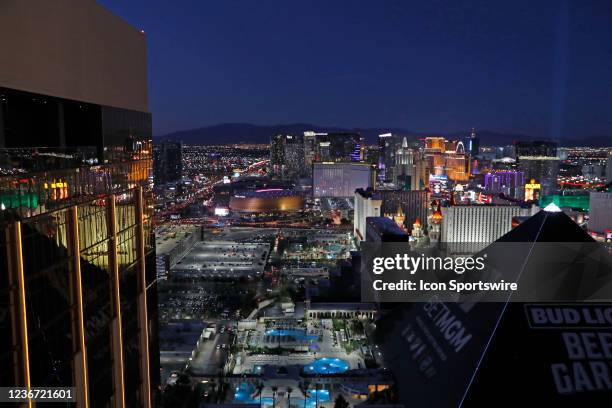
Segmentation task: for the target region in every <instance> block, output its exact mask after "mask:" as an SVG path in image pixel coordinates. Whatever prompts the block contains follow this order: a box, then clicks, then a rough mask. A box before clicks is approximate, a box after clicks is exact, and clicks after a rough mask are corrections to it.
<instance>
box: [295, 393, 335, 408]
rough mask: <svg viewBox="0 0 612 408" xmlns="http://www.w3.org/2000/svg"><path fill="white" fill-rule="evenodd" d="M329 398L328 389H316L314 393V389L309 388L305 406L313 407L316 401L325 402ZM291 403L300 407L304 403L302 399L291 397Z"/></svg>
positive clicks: (307, 407)
mask: <svg viewBox="0 0 612 408" xmlns="http://www.w3.org/2000/svg"><path fill="white" fill-rule="evenodd" d="M329 400H330V397H329V391H328V390H318V391H316V393H315V390H310V391H309V392H308V398H306V408H314V407H315V405H316V404H317V401H318V402H319V404H321V403H322V402H327V401H329ZM291 404H292V405H296V406H298V407H302V406H303V405H304V399H303V398H293V397H292V398H291ZM319 408H320V406H319Z"/></svg>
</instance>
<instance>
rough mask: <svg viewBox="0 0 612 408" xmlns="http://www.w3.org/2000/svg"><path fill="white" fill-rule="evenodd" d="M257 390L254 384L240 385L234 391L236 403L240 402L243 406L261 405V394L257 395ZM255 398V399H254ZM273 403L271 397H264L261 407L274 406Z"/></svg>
mask: <svg viewBox="0 0 612 408" xmlns="http://www.w3.org/2000/svg"><path fill="white" fill-rule="evenodd" d="M256 391H257V390H256V389H255V386H254V385H253V384H250V383H246V382H245V383H240V384H239V385H238V386H237V387H236V388H235V390H234V401H236V402H240V403H241V404H258V405H259V394H257V395H255V394H256ZM253 397H255V398H253ZM272 404H273V401H272V398H271V397H264V398H262V399H261V405H272Z"/></svg>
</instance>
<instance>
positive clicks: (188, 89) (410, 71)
mask: <svg viewBox="0 0 612 408" xmlns="http://www.w3.org/2000/svg"><path fill="white" fill-rule="evenodd" d="M98 3H100V4H102V5H103V6H105V7H106V8H108V9H109V10H111V11H112V12H113V13H115V14H118V15H120V16H122V17H123V18H125V19H126V20H127V21H128V22H130V23H131V24H133V25H135V26H136V27H138V28H141V29H143V30H145V32H146V36H147V40H148V47H149V83H150V94H149V98H150V109H151V111H152V113H153V124H154V134H155V135H163V134H165V133H168V132H171V131H175V130H182V129H189V128H194V127H200V126H207V125H213V124H218V123H225V122H246V123H254V124H267V125H268V124H277V123H294V122H300V123H304V122H305V123H312V124H317V125H323V126H324V125H329V126H344V127H402V128H405V129H409V130H415V131H425V132H451V131H457V130H463V129H467V128H470V127H473V126H475V127H477V128H480V129H487V130H495V131H501V132H519V133H524V134H528V135H533V136H538V137H549V138H558V137H564V138H581V137H586V136H591V135H610V137H611V138H612V1H610V0H600V1H597V0H593V1H590V0H576V1H570V0H537V1H534V0H513V1H496V0H482V1H481V0H473V1H464V0H462V1H457V0H421V1H409V0H379V1H375V0H370V1H361V0H311V1H298V0H278V1H277V0H259V1H255V0H176V1H168V0H166V1H163V0H130V1H124V0H98Z"/></svg>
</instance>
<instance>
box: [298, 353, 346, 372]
mask: <svg viewBox="0 0 612 408" xmlns="http://www.w3.org/2000/svg"><path fill="white" fill-rule="evenodd" d="M348 369H349V365H348V363H347V362H346V361H344V360H342V359H340V358H329V357H323V358H318V359H316V360H315V361H313V362H312V363H310V364H306V365H305V366H304V372H305V373H307V374H339V373H343V372H345V371H346V370H348Z"/></svg>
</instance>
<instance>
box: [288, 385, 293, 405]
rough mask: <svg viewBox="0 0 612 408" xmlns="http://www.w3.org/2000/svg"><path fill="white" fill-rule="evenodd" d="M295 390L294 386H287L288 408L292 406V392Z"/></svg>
mask: <svg viewBox="0 0 612 408" xmlns="http://www.w3.org/2000/svg"><path fill="white" fill-rule="evenodd" d="M292 392H293V388H291V387H287V408H291V393H292Z"/></svg>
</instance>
